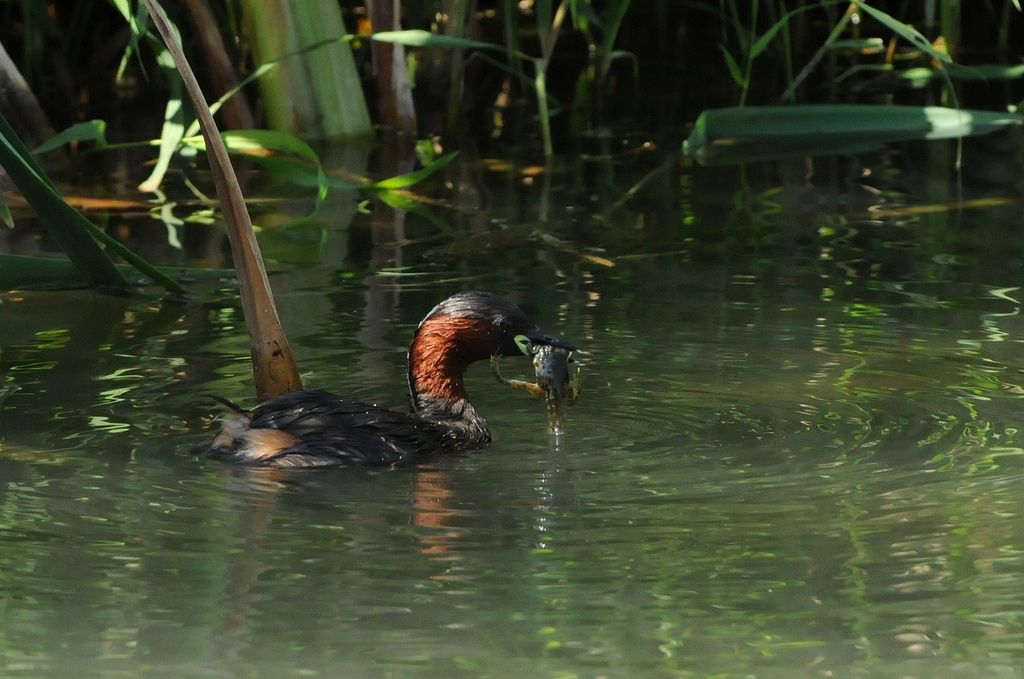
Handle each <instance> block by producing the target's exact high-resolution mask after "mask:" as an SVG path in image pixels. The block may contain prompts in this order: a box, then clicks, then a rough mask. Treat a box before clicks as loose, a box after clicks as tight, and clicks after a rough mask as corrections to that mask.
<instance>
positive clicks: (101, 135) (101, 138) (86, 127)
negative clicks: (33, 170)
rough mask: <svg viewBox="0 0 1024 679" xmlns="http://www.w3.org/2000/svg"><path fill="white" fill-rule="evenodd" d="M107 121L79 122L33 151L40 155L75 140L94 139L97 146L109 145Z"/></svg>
mask: <svg viewBox="0 0 1024 679" xmlns="http://www.w3.org/2000/svg"><path fill="white" fill-rule="evenodd" d="M106 131H107V123H106V121H104V120H89V121H86V122H84V123H77V124H75V125H72V126H71V127H69V128H67V129H66V130H64V131H63V132H58V133H57V134H55V135H54V136H52V137H50V138H49V139H47V140H46V141H44V142H43V143H42V144H40V145H39V146H37V147H36V148H34V149H32V153H34V154H36V155H39V154H41V153H46V152H47V151H52V150H54V149H58V148H60V147H61V146H64V145H65V144H70V143H71V142H73V141H94V142H96V148H99V149H101V148H103V147H104V146H106V145H107V137H106Z"/></svg>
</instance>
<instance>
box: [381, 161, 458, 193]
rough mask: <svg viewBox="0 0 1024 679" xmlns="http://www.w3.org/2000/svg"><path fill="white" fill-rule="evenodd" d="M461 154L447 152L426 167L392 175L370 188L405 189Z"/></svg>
mask: <svg viewBox="0 0 1024 679" xmlns="http://www.w3.org/2000/svg"><path fill="white" fill-rule="evenodd" d="M457 155H459V152H458V151H453V152H451V153H446V154H444V155H443V156H441V157H440V158H438V159H437V160H435V161H433V162H431V163H430V164H429V165H427V166H426V167H421V168H420V169H418V170H416V171H415V172H409V173H407V174H400V175H398V176H396V177H390V178H389V179H385V180H383V181H379V182H377V183H376V184H373V185H371V186H370V187H369V188H374V189H383V190H393V189H404V188H407V187H409V186H412V185H413V184H418V183H419V182H421V181H423V180H424V179H426V178H427V177H429V176H430V175H432V174H434V173H435V172H437V171H438V170H440V169H441V168H442V167H444V166H445V165H447V164H448V163H450V162H452V161H453V160H455V156H457Z"/></svg>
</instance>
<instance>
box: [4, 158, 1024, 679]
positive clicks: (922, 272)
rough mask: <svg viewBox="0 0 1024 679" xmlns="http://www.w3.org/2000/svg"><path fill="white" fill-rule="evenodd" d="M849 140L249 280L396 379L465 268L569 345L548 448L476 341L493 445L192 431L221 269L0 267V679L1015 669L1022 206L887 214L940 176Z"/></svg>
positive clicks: (384, 389)
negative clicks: (409, 450) (448, 452)
mask: <svg viewBox="0 0 1024 679" xmlns="http://www.w3.org/2000/svg"><path fill="white" fill-rule="evenodd" d="M861 162H862V161H835V167H833V168H831V170H829V171H826V172H824V173H823V174H822V175H821V176H820V177H818V178H816V179H815V181H814V182H810V183H808V182H805V181H804V180H803V178H802V176H801V177H800V178H799V179H793V177H795V176H796V175H795V174H794V173H795V170H794V169H793V168H791V167H783V168H772V167H765V168H758V169H756V170H750V169H748V170H747V171H746V174H745V175H743V174H742V173H739V172H738V171H736V170H730V169H715V170H699V169H687V170H684V171H680V170H678V169H673V170H672V171H671V172H667V173H665V172H663V173H662V175H659V176H660V177H661V178H660V179H659V180H658V181H659V182H661V183H660V184H659V185H657V186H655V187H654V188H652V189H651V190H650V191H648V192H647V193H643V194H641V196H640V197H639V198H638V199H637V201H639V202H643V203H644V204H643V206H639V205H636V204H633V203H630V204H629V205H628V206H627V207H626V208H623V209H622V211H619V212H615V211H613V212H612V213H611V216H610V217H602V218H601V219H599V220H591V221H588V219H586V218H582V217H580V214H587V215H590V214H594V213H597V212H600V211H596V210H595V211H593V212H588V211H587V209H586V208H585V206H583V207H581V205H580V204H581V203H582V202H585V197H583V198H581V196H584V193H581V192H579V191H575V190H573V188H572V186H569V185H568V184H567V185H566V186H563V187H562V188H563V189H564V190H565V192H566V193H565V195H566V196H567V197H566V199H565V200H564V201H562V203H563V204H562V205H561V209H564V213H562V212H560V211H559V209H556V207H555V206H554V204H555V202H557V201H554V202H552V203H549V204H547V205H546V209H550V210H551V211H552V214H550V215H549V217H550V218H551V219H552V221H551V222H549V223H548V224H546V225H545V228H546V229H547V230H548V231H549V232H550V233H549V235H552V236H554V237H556V238H557V239H558V246H557V247H554V246H551V242H552V241H551V239H550V238H549V239H548V240H545V239H544V238H538V237H536V235H533V236H529V235H528V236H526V237H524V238H523V239H521V240H514V241H513V242H514V247H513V246H510V245H508V242H507V241H505V240H502V238H510V237H511V238H514V239H515V238H519V236H517V235H516V234H517V233H518V232H516V231H515V229H514V228H513V227H514V226H515V224H520V223H524V224H525V223H531V220H532V219H534V218H535V217H536V215H535V214H532V213H530V210H531V209H532V208H530V207H524V205H529V204H530V200H531V196H532V195H533V194H531V193H529V191H530V189H528V188H523V187H519V188H518V189H515V190H513V189H512V188H510V186H509V183H507V182H505V181H503V180H497V181H495V182H494V184H493V185H492V186H490V189H491V190H492V192H493V194H492V198H493V205H492V206H491V207H490V213H489V215H490V217H489V219H490V220H492V221H487V220H482V221H477V222H473V221H472V220H469V221H468V222H467V223H464V222H463V221H462V220H463V219H464V217H460V216H454V217H451V219H452V222H453V224H454V229H455V230H454V232H453V233H454V235H452V234H449V235H448V236H446V237H445V238H446V239H441V240H440V241H439V240H438V239H437V238H436V237H435V238H434V239H433V240H431V239H429V238H426V235H429V234H435V236H436V231H435V230H436V224H434V223H431V222H429V221H426V220H422V219H419V218H416V217H415V216H414V215H412V216H407V217H408V224H407V227H408V230H407V233H406V234H405V236H406V245H405V246H404V247H394V246H393V245H387V244H383V245H382V244H381V242H379V241H378V240H374V239H373V238H371V239H370V241H371V242H370V243H366V242H364V241H362V240H360V239H361V238H365V237H366V232H365V231H360V226H359V224H358V223H355V224H353V225H352V226H350V227H349V228H348V229H344V228H341V227H337V228H332V229H329V230H328V238H329V240H328V243H327V246H326V250H327V251H329V252H333V253H334V254H333V255H330V256H326V257H325V261H324V263H323V264H322V265H319V266H303V267H302V268H296V269H292V270H287V269H286V270H285V271H284V272H283V273H280V274H277V275H275V277H274V283H275V286H276V287H277V289H278V292H279V295H280V298H281V305H282V308H283V316H284V321H285V324H286V326H287V327H288V328H289V331H290V333H291V335H292V338H293V341H294V342H295V344H296V353H297V355H298V357H299V360H300V366H301V367H302V368H303V369H304V370H306V371H307V373H306V377H305V378H306V381H307V383H308V384H309V386H312V387H317V388H330V389H332V390H335V391H339V392H343V393H346V394H349V395H351V396H353V397H356V398H361V399H366V400H372V401H376V402H379V403H384V404H389V405H400V404H402V403H403V400H404V367H403V362H404V348H405V343H406V341H407V338H408V337H409V335H410V333H411V330H412V328H413V327H415V324H416V322H417V321H418V320H419V318H420V317H421V316H422V314H423V313H424V312H425V311H426V310H428V309H429V308H430V307H431V306H432V305H433V303H434V302H436V301H437V300H438V299H440V298H441V297H443V296H444V295H446V294H448V293H450V292H452V291H455V290H458V289H464V288H485V289H491V290H495V291H499V292H502V293H505V294H508V295H510V296H512V297H513V298H514V299H516V300H517V301H520V302H522V303H523V304H524V306H526V307H527V309H528V311H529V312H531V313H532V314H533V315H534V317H535V318H536V320H538V321H539V322H540V323H541V324H542V325H543V326H545V327H550V328H552V329H557V330H558V331H559V332H560V333H562V334H564V335H565V336H566V337H571V338H573V339H575V340H577V341H578V342H579V343H580V344H581V345H582V346H584V347H585V348H586V350H587V351H588V352H589V355H588V357H587V359H586V362H587V366H586V382H585V387H584V393H583V396H582V398H581V400H580V402H579V403H578V404H577V405H576V407H575V408H574V409H573V410H572V411H571V412H570V414H569V422H568V425H567V432H566V435H565V436H564V438H562V439H561V440H558V441H556V440H553V439H552V438H550V437H549V435H548V434H547V433H546V431H545V429H544V422H545V416H544V413H543V408H542V407H541V406H540V404H539V403H537V402H534V401H533V400H531V399H529V398H527V397H525V396H524V395H522V394H518V393H510V392H508V390H506V389H504V388H502V387H501V386H500V385H497V384H496V383H494V381H493V379H492V378H491V377H490V376H489V374H488V371H487V368H486V366H476V367H475V368H474V369H473V370H472V371H471V375H470V378H469V384H470V390H471V393H472V394H473V396H474V400H475V402H477V404H478V407H479V409H480V410H481V411H482V412H483V413H484V414H485V415H486V416H487V417H488V420H489V422H490V424H491V426H492V428H493V429H494V431H495V433H496V437H497V441H496V443H495V445H494V446H493V447H492V448H490V449H489V450H487V451H486V452H484V453H482V454H475V455H468V456H462V457H454V458H449V459H440V460H435V461H433V462H431V463H429V464H425V465H423V466H421V467H417V468H414V469H400V470H389V471H384V470H366V469H348V470H331V471H326V472H325V471H318V472H315V473H291V474H268V473H261V472H256V471H252V470H245V469H238V468H231V467H226V466H224V465H222V464H219V463H217V462H216V461H212V460H206V459H199V458H196V457H195V456H194V455H193V454H192V453H191V452H190V447H191V446H192V445H193V444H195V443H196V442H198V441H199V440H201V439H202V437H203V435H204V434H203V432H204V430H205V428H206V427H207V426H208V424H207V423H206V421H205V419H204V418H205V417H206V416H207V415H208V414H209V412H210V407H209V402H208V401H207V400H204V398H203V396H204V395H205V394H209V393H216V394H222V395H225V396H229V397H232V398H238V399H241V400H243V401H244V400H247V398H248V395H249V393H250V391H251V389H250V387H249V384H248V373H249V365H248V360H247V357H246V351H247V340H246V338H245V336H244V332H243V326H242V321H241V318H240V315H239V311H238V309H237V308H236V307H235V305H234V303H233V301H232V293H231V290H230V287H229V286H227V285H226V284H225V286H224V288H223V289H222V290H217V289H214V288H213V287H210V288H209V289H205V290H203V294H202V295H201V296H199V297H197V298H196V299H195V300H191V301H188V302H185V303H179V302H162V301H160V300H154V299H151V298H148V297H135V298H127V299H115V298H109V297H105V296H101V295H95V294H92V293H87V292H59V293H54V292H13V293H7V294H4V295H3V296H2V297H0V302H2V303H0V327H2V328H3V335H2V337H0V368H2V370H3V372H2V382H0V406H2V409H0V619H2V620H3V625H2V626H0V674H2V675H4V676H11V677H21V676H26V677H28V676H79V677H88V676H121V675H123V676H139V675H140V674H145V675H146V676H214V677H219V676H225V677H229V676H268V677H270V676H275V677H277V676H280V677H289V676H353V677H358V676H371V677H372V676H509V677H512V676H530V675H536V676H553V677H562V676H580V677H598V676H602V677H604V676H607V677H620V676H621V677H633V676H665V677H704V676H729V677H732V676H737V677H739V676H756V677H796V676H806V677H838V676H872V677H875V676H882V677H934V676H963V677H991V676H1021V675H1022V674H1024V594H1022V592H1024V522H1022V520H1021V519H1022V517H1021V507H1022V506H1024V457H1022V455H1024V447H1022V441H1021V432H1020V426H1021V425H1020V421H1021V418H1020V403H1021V394H1022V393H1024V386H1022V382H1024V362H1022V360H1021V355H1022V354H1021V345H1020V339H1019V338H1020V337H1021V336H1022V335H1021V332H1020V331H1021V327H1020V326H1021V321H1020V301H1019V300H1020V299H1021V296H1022V295H1024V289H1021V288H1020V287H1019V285H1020V281H1021V262H1022V261H1024V260H1022V258H1021V254H1022V247H1021V245H1022V243H1021V238H1022V237H1021V235H1020V234H1021V230H1020V228H1019V221H1020V220H1019V216H1018V214H1017V213H1018V212H1019V209H1018V207H1017V206H1014V207H1013V208H1012V209H1008V208H1007V207H1006V206H1005V205H996V206H995V207H989V208H984V209H974V210H969V211H965V212H962V213H960V214H958V215H954V214H951V213H949V212H948V211H947V212H941V213H938V214H929V215H924V216H922V215H920V214H915V213H912V212H906V211H901V210H899V209H898V208H902V207H906V206H913V205H915V204H922V203H926V202H928V199H925V198H921V196H923V195H926V194H927V193H928V190H927V189H926V188H922V186H925V187H927V186H933V185H934V184H935V182H934V178H928V177H926V178H925V179H928V181H930V182H931V183H930V184H929V183H927V182H924V180H921V181H920V182H919V181H918V179H917V177H916V175H915V174H914V172H913V171H912V170H909V169H904V170H902V171H901V172H899V173H896V172H895V171H890V172H889V173H888V174H885V175H884V176H885V179H884V181H883V182H882V185H881V186H880V185H879V184H878V183H875V184H872V183H871V181H869V180H862V179H861V178H862V177H864V176H867V175H865V174H864V172H863V171H862V169H857V168H862V166H861V164H860V163H861ZM863 162H864V163H865V165H867V163H868V161H863ZM875 162H876V163H879V162H882V161H879V160H878V159H875ZM656 166H657V163H654V161H652V164H651V166H650V167H647V168H643V167H641V168H637V169H636V170H635V172H636V173H637V175H638V176H642V175H643V174H644V172H646V171H647V170H650V169H652V168H654V167H656ZM871 167H876V165H872V166H871ZM826 169H828V168H826ZM627 170H628V168H627V169H623V170H622V171H623V172H626V171H627ZM565 181H566V182H567V183H569V182H578V181H580V180H579V178H578V177H577V178H572V177H569V176H566V177H565ZM737 186H740V187H746V188H739V189H737V188H736V187H737ZM865 187H870V188H871V189H872V190H871V191H869V190H868V189H867V188H865ZM555 188H558V186H557V184H556V186H555ZM897 189H899V190H897ZM950 190H951V189H949V187H948V186H947V187H946V188H945V190H944V191H943V192H944V193H948V192H949V191H950ZM975 195H976V196H985V195H992V196H1002V195H1004V190H1003V189H999V188H998V187H989V188H980V189H979V188H976V189H975ZM912 196H916V198H915V197H912ZM641 199H642V200H641ZM944 200H945V199H944ZM635 202H636V201H635ZM873 205H874V206H876V207H878V206H881V207H882V208H885V209H888V210H890V213H889V214H888V215H886V214H883V213H879V212H877V211H876V212H874V213H873V212H872V211H871V209H870V208H871V207H872V206H873ZM541 207H543V206H542V205H541V204H539V203H538V204H537V205H536V206H535V208H536V209H538V210H539V209H541ZM581 211H582V212H581ZM509 224H511V226H509ZM506 227H507V228H506ZM516 228H518V227H516ZM533 228H534V227H533V226H532V225H531V226H528V227H525V228H524V230H523V232H524V233H527V234H529V233H531V232H532V230H533ZM507 231H511V232H512V234H511V236H510V234H509V233H506V232H507ZM360 234H362V235H360ZM279 237H281V236H280V234H279ZM570 246H571V247H570ZM598 248H600V249H598ZM581 253H597V254H600V256H602V257H608V258H610V259H613V260H615V262H616V266H615V267H614V268H608V267H604V266H602V265H601V264H599V263H595V262H594V261H588V260H587V259H586V258H585V257H581V256H580V255H581ZM364 255H365V256H364ZM508 366H509V370H510V372H511V371H512V370H513V369H514V366H513V364H512V363H509V364H508ZM521 369H525V366H522V367H521Z"/></svg>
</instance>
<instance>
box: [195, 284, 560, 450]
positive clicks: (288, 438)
mask: <svg viewBox="0 0 1024 679" xmlns="http://www.w3.org/2000/svg"><path fill="white" fill-rule="evenodd" d="M542 346H552V347H559V348H561V349H565V350H568V351H573V350H575V349H576V347H574V346H573V345H572V344H570V343H568V342H566V341H565V340H562V339H559V338H557V337H552V336H551V335H548V334H546V333H544V332H543V331H542V330H541V329H540V328H538V327H537V325H536V324H535V323H534V322H533V321H531V320H530V319H529V318H527V317H526V315H525V314H524V313H523V312H522V311H520V309H519V308H518V307H517V306H515V305H514V304H512V303H511V302H508V301H506V300H504V299H502V298H501V297H498V296H497V295H493V294H490V293H486V292H461V293H458V294H455V295H452V296H451V297H449V298H448V299H446V300H444V301H443V302H441V303H440V304H438V305H437V306H436V307H434V308H433V309H432V310H431V311H430V313H429V314H427V316H426V318H424V319H423V321H421V322H420V324H419V326H418V327H417V328H416V332H415V334H414V335H413V338H412V343H411V344H410V345H409V354H408V361H409V399H410V403H411V406H412V411H413V412H412V414H405V413H400V412H397V411H394V410H388V409H386V408H379V407H377V406H374V405H369V404H366V403H359V402H355V401H349V400H346V399H344V398H341V397H340V396H335V395H333V394H328V393H326V392H322V391H296V392H292V393H290V394H284V395H283V396H277V397H274V398H272V399H270V400H268V401H266V402H265V403H262V404H260V405H258V406H257V407H256V408H255V409H254V410H251V411H245V410H242V409H241V408H239V407H238V406H236V405H235V404H233V403H231V402H230V401H223V402H224V403H225V405H226V406H227V407H228V410H229V412H228V414H227V415H226V417H225V419H224V421H223V423H222V427H221V430H220V432H219V433H218V434H217V435H216V436H215V437H214V438H213V440H212V441H210V442H209V443H208V444H207V445H206V446H205V448H206V450H208V451H209V452H211V453H214V454H217V455H221V456H224V457H225V458H228V459H231V460H234V461H239V462H245V463H249V464H256V465H261V466H270V467H320V466H326V465H345V464H375V465H388V464H396V463H399V462H405V461H411V460H414V459H416V458H418V457H420V456H421V455H424V454H427V453H432V452H438V451H446V450H449V451H450V450H468V449H473V448H480V447H483V446H485V445H487V444H488V443H490V442H491V432H490V430H489V429H488V428H487V422H485V421H484V418H483V417H482V416H481V415H480V413H478V412H477V411H476V409H475V408H474V407H473V406H472V405H471V404H470V402H469V400H468V396H467V394H466V387H465V384H464V383H463V374H464V373H465V371H466V368H467V366H469V364H470V363H473V362H474V361H481V360H485V359H488V358H490V357H492V356H522V355H533V353H534V352H535V351H536V348H537V347H542Z"/></svg>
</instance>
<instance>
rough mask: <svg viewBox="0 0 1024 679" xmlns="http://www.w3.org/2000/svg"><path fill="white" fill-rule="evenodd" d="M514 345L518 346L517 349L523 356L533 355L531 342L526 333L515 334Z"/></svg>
mask: <svg viewBox="0 0 1024 679" xmlns="http://www.w3.org/2000/svg"><path fill="white" fill-rule="evenodd" d="M514 339H515V341H516V346H517V347H519V351H521V352H523V356H533V342H531V341H530V338H529V337H527V336H526V335H516V336H515V338H514Z"/></svg>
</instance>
